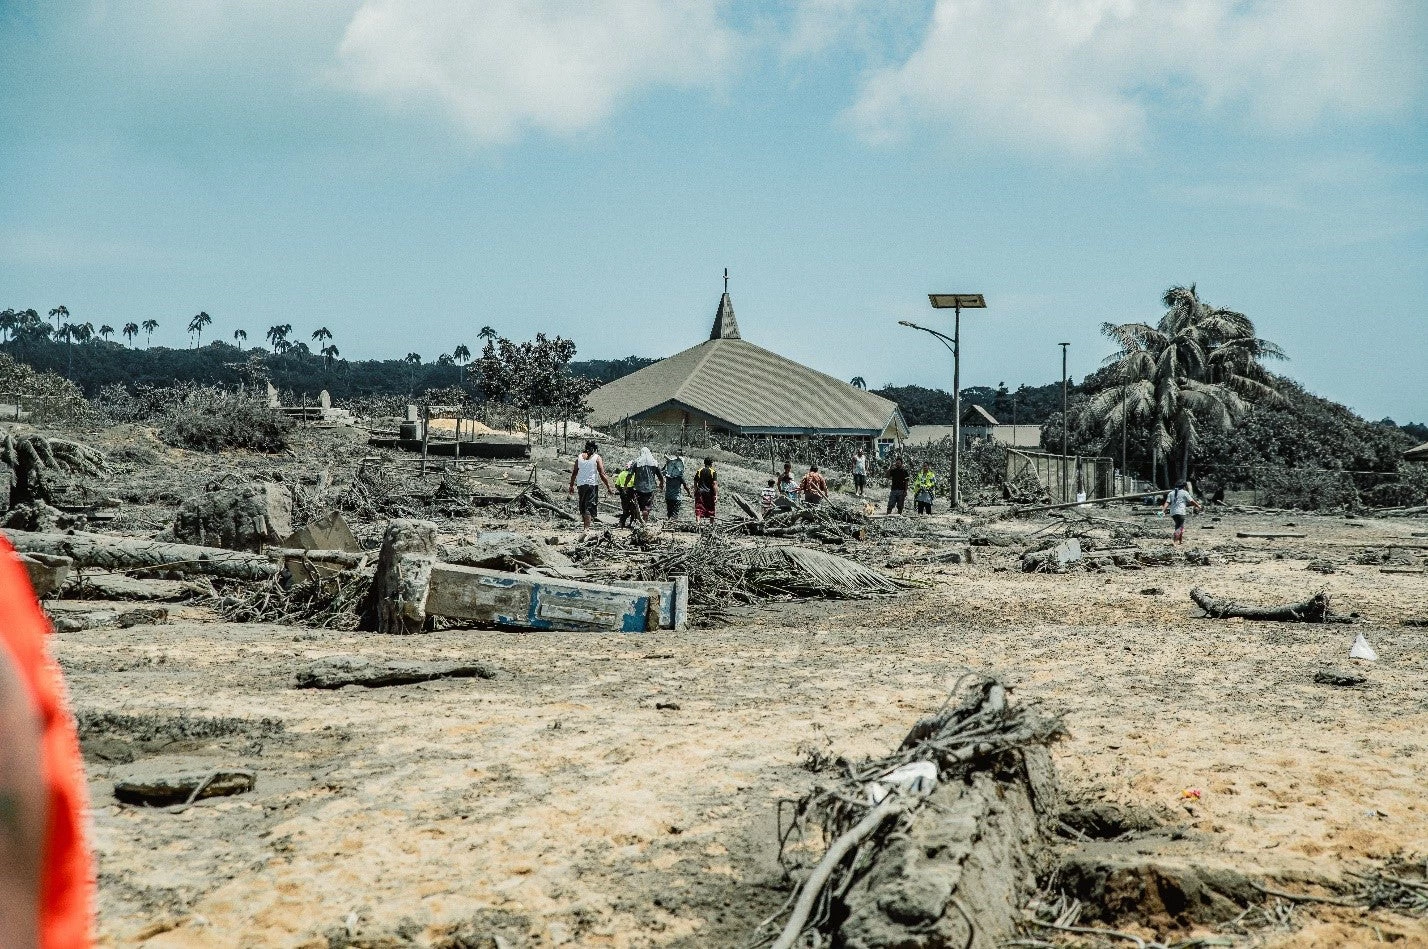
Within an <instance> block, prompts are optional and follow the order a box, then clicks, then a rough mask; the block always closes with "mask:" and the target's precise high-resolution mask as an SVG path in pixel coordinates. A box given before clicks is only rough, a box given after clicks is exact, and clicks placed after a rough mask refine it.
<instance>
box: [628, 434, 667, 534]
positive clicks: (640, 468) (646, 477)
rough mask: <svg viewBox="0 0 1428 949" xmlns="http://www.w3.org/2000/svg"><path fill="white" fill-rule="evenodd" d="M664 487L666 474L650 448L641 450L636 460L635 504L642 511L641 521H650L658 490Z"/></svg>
mask: <svg viewBox="0 0 1428 949" xmlns="http://www.w3.org/2000/svg"><path fill="white" fill-rule="evenodd" d="M663 487H664V474H663V473H661V472H660V470H659V464H658V463H657V462H656V461H655V457H654V455H652V454H650V450H649V449H648V448H641V449H640V456H639V457H638V458H636V459H635V503H636V504H637V505H638V506H639V509H640V520H642V521H648V520H649V519H650V509H651V508H653V507H654V496H655V491H656V489H660V488H663Z"/></svg>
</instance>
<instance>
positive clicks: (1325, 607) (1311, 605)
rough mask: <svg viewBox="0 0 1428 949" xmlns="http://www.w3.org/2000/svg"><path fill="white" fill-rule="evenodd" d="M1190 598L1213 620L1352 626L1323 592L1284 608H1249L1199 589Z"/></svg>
mask: <svg viewBox="0 0 1428 949" xmlns="http://www.w3.org/2000/svg"><path fill="white" fill-rule="evenodd" d="M1190 599H1191V600H1194V601H1195V605H1196V606H1198V607H1200V609H1202V610H1204V611H1205V615H1206V616H1209V617H1210V618H1212V619H1235V618H1239V619H1252V620H1267V621H1272V622H1279V623H1352V622H1353V621H1354V618H1353V617H1352V616H1345V615H1344V614H1342V613H1335V612H1334V611H1332V610H1331V609H1329V595H1328V594H1327V593H1325V592H1324V591H1323V590H1320V591H1319V592H1318V593H1315V594H1314V595H1313V596H1311V597H1310V598H1309V599H1307V600H1304V601H1302V602H1299V603H1285V604H1282V605H1280V606H1246V605H1244V604H1241V603H1235V602H1233V601H1231V600H1221V599H1217V598H1216V597H1213V596H1211V595H1210V594H1208V593H1206V592H1205V591H1204V590H1202V589H1200V588H1199V587H1196V588H1195V589H1193V590H1191V591H1190Z"/></svg>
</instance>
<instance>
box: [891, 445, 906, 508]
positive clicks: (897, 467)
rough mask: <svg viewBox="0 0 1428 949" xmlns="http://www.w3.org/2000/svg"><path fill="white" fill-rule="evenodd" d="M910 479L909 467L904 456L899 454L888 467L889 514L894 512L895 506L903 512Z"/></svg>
mask: <svg viewBox="0 0 1428 949" xmlns="http://www.w3.org/2000/svg"><path fill="white" fill-rule="evenodd" d="M908 480H909V479H908V473H907V467H906V466H905V465H903V463H902V456H901V455H898V456H896V457H895V458H893V462H892V466H891V467H890V468H888V509H887V513H888V514H891V513H892V512H893V508H897V512H898V513H899V514H901V513H902V506H903V504H905V503H906V502H907V483H908Z"/></svg>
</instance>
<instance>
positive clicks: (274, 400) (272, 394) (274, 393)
mask: <svg viewBox="0 0 1428 949" xmlns="http://www.w3.org/2000/svg"><path fill="white" fill-rule="evenodd" d="M281 404H282V403H281V402H279V401H278V390H277V389H275V388H273V384H272V383H271V382H270V383H268V408H270V409H275V408H277V407H278V406H279V405H281Z"/></svg>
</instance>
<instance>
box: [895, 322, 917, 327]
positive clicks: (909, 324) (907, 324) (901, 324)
mask: <svg viewBox="0 0 1428 949" xmlns="http://www.w3.org/2000/svg"><path fill="white" fill-rule="evenodd" d="M897 325H898V326H910V327H912V328H913V329H917V324H916V323H909V322H908V321H907V320H898V321H897Z"/></svg>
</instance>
